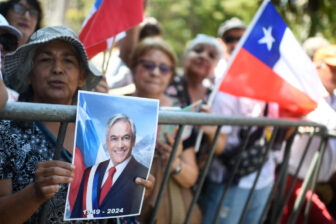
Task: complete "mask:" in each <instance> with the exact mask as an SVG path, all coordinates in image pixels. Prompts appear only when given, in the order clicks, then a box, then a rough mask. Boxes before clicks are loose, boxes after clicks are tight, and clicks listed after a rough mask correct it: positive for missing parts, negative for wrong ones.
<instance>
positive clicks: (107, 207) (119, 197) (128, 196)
mask: <svg viewBox="0 0 336 224" xmlns="http://www.w3.org/2000/svg"><path fill="white" fill-rule="evenodd" d="M108 163H109V160H106V161H104V162H101V163H99V165H98V167H97V170H96V173H97V172H99V175H98V184H97V189H93V191H95V190H96V191H97V198H98V201H99V196H100V189H101V183H102V180H103V177H104V174H105V172H106V168H107V166H108ZM89 169H90V168H87V169H86V170H85V172H84V174H83V177H82V181H81V185H80V188H79V191H78V195H77V198H76V202H75V205H74V207H73V209H72V212H71V218H82V217H83V204H82V203H83V188H84V179H85V175H86V173H87V172H88V170H89ZM147 172H148V168H147V167H145V166H143V165H142V164H141V163H139V162H138V161H136V160H135V159H134V158H133V156H132V157H131V160H130V161H129V163H128V164H127V166H126V167H125V169H124V170H123V171H122V173H121V174H120V176H119V177H118V179H117V181H116V182H115V183H114V184H113V185H112V188H111V189H110V191H109V192H108V193H107V195H106V197H105V198H104V199H103V201H102V204H101V205H100V206H99V204H98V203H99V202H96V203H94V202H92V203H93V208H96V209H99V210H100V213H99V214H95V215H94V217H106V216H108V217H111V216H120V215H127V214H136V213H138V212H139V209H140V203H141V199H142V194H143V190H144V187H143V186H140V185H138V184H136V183H135V178H136V177H142V178H146V175H147ZM89 189H91V187H90V188H89V187H88V190H89ZM96 201H97V200H96ZM113 209H114V210H113ZM121 209H122V210H121ZM117 210H118V211H117Z"/></svg>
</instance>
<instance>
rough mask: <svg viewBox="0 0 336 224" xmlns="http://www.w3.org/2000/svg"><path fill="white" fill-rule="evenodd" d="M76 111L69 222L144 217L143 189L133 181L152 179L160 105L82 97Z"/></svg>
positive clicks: (91, 95) (95, 95) (108, 97)
mask: <svg viewBox="0 0 336 224" xmlns="http://www.w3.org/2000/svg"><path fill="white" fill-rule="evenodd" d="M129 105H132V109H131V110H130V107H129ZM77 108H78V109H77V119H76V138H75V150H74V151H75V155H74V157H73V163H74V164H75V166H76V169H75V176H74V180H73V182H72V183H71V185H70V187H69V190H68V196H67V202H66V203H67V204H66V211H65V217H64V218H65V220H72V219H100V218H111V217H113V218H115V217H124V216H134V215H139V214H140V211H141V207H142V202H143V197H144V187H143V186H141V185H138V184H136V183H135V181H134V180H135V178H136V177H141V178H144V179H146V178H147V177H148V175H149V170H150V166H151V163H152V160H153V155H154V148H155V141H156V129H157V122H158V101H157V100H150V99H142V98H135V97H117V96H111V95H106V94H98V93H90V92H84V91H80V92H79V96H78V107H77ZM144 114H145V115H146V116H144Z"/></svg>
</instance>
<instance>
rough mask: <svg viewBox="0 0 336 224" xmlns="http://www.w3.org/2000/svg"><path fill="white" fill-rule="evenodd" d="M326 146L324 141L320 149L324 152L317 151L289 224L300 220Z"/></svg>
mask: <svg viewBox="0 0 336 224" xmlns="http://www.w3.org/2000/svg"><path fill="white" fill-rule="evenodd" d="M325 146H326V144H325V142H324V141H322V142H321V145H320V148H321V149H322V150H320V151H317V152H316V153H315V155H314V157H313V160H312V163H311V165H310V167H309V170H308V172H307V175H306V176H307V177H308V178H305V180H304V182H303V183H302V187H301V188H302V189H301V192H300V194H299V196H298V197H297V198H296V200H295V203H294V208H293V212H292V214H291V215H290V217H289V222H288V223H295V221H296V219H297V218H298V216H299V214H300V211H301V208H302V206H303V204H304V202H305V198H306V194H307V191H308V188H309V185H310V184H311V182H312V179H313V175H314V172H315V169H316V168H317V165H318V164H319V159H320V156H321V155H322V152H323V151H324V148H325Z"/></svg>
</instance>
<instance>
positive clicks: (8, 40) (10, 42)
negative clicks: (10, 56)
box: [0, 33, 18, 52]
mask: <svg viewBox="0 0 336 224" xmlns="http://www.w3.org/2000/svg"><path fill="white" fill-rule="evenodd" d="M0 44H1V45H2V46H3V49H4V50H5V51H7V52H11V51H15V49H16V48H17V47H18V39H17V38H16V36H14V35H12V34H9V33H5V34H1V35H0Z"/></svg>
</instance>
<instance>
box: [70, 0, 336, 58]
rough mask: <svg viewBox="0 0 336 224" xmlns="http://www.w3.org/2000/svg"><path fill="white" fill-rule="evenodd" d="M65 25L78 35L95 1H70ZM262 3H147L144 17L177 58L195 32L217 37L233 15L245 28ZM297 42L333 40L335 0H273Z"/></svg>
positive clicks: (199, 0) (201, 0) (222, 0)
mask: <svg viewBox="0 0 336 224" xmlns="http://www.w3.org/2000/svg"><path fill="white" fill-rule="evenodd" d="M71 2H72V3H71V5H70V8H69V10H68V11H67V13H66V21H67V25H69V26H70V27H72V28H73V29H74V30H75V31H77V32H79V30H80V28H81V24H82V22H83V20H84V19H85V18H86V16H87V14H88V13H89V11H90V8H91V6H92V4H93V2H94V0H74V1H71ZM261 2H262V0H149V7H148V8H147V9H146V12H145V14H147V15H151V16H153V17H155V18H157V19H158V20H159V22H160V23H161V24H162V27H163V30H164V38H165V39H166V40H167V41H168V42H169V43H170V44H171V45H172V46H173V48H174V49H175V51H176V52H177V54H178V56H179V58H181V55H182V54H183V51H184V47H185V45H186V43H187V42H188V41H189V40H191V39H193V38H194V37H195V36H196V34H198V33H205V34H209V35H213V36H217V29H218V27H219V25H220V24H221V23H222V22H223V21H224V20H226V19H228V18H231V17H233V16H237V17H240V18H241V19H242V20H243V21H244V22H245V23H246V24H247V25H248V24H249V23H250V21H251V20H252V18H253V16H254V14H255V13H256V11H257V10H258V8H259V6H260V4H261ZM272 2H273V3H274V5H275V6H276V7H277V9H278V11H279V12H280V14H281V15H282V17H283V18H284V20H285V21H286V23H287V25H288V26H289V27H290V28H291V30H292V31H293V33H294V35H295V36H296V37H297V39H298V40H299V41H303V40H305V39H306V38H307V37H310V36H314V35H316V34H321V35H323V36H324V37H326V38H327V39H328V40H329V41H330V42H331V43H335V40H336V35H335V31H336V0H272Z"/></svg>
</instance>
